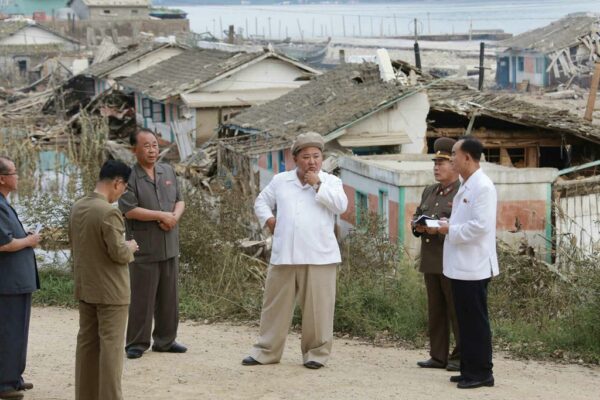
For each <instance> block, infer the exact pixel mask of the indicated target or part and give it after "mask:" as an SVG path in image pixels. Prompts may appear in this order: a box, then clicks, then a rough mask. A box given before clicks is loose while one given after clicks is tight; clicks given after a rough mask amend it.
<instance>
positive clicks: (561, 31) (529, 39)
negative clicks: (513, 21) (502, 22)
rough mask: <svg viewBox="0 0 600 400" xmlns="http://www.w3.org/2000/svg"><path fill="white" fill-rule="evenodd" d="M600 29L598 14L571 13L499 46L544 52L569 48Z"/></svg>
mask: <svg viewBox="0 0 600 400" xmlns="http://www.w3.org/2000/svg"><path fill="white" fill-rule="evenodd" d="M599 31H600V16H599V15H597V14H587V13H578V14H571V15H568V16H566V17H564V18H561V19H559V20H558V21H554V22H552V23H551V24H550V25H546V26H543V27H541V28H537V29H533V30H531V31H527V32H524V33H521V34H520V35H517V36H514V37H512V38H510V39H507V40H504V41H502V42H499V43H498V46H499V47H506V48H511V49H518V50H532V51H539V52H542V53H550V52H553V51H557V50H561V49H565V48H569V47H572V46H575V45H577V44H579V41H578V38H580V37H582V36H586V35H590V34H597V33H598V32H599Z"/></svg>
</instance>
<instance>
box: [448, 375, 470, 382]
mask: <svg viewBox="0 0 600 400" xmlns="http://www.w3.org/2000/svg"><path fill="white" fill-rule="evenodd" d="M465 379H467V378H465V377H464V376H462V375H454V376H451V377H450V382H454V383H458V382H462V381H464V380H465Z"/></svg>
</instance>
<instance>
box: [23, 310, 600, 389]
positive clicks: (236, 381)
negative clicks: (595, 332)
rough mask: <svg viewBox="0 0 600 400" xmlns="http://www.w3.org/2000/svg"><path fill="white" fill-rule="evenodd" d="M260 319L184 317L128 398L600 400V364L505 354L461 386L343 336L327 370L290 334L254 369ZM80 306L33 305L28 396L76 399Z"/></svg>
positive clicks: (134, 373)
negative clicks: (480, 380)
mask: <svg viewBox="0 0 600 400" xmlns="http://www.w3.org/2000/svg"><path fill="white" fill-rule="evenodd" d="M257 329H258V328H256V327H248V326H237V325H228V324H214V325H204V324H202V323H194V322H183V323H181V325H180V329H179V340H180V341H181V342H182V343H184V344H186V345H188V346H189V351H188V353H186V354H183V355H179V354H178V355H173V354H164V353H152V352H151V351H150V352H147V353H146V354H145V355H144V357H142V358H141V359H138V360H127V359H126V360H125V369H124V376H123V391H124V397H125V399H127V400H133V399H139V400H142V399H143V400H153V399H190V400H192V399H193V400H196V399H264V400H267V399H269V400H270V399H273V400H275V399H305V398H315V399H319V400H325V399H344V400H346V399H361V400H364V399H396V400H398V399H406V400H420V399H423V400H425V399H427V400H429V399H432V398H439V399H444V400H449V399H486V400H494V399H498V400H511V399H526V400H532V399H544V400H553V399H557V400H558V399H569V400H577V399H598V398H599V395H598V393H600V392H599V390H600V389H598V388H600V368H599V367H593V368H589V367H584V366H578V365H559V364H553V363H547V362H524V361H515V360H510V359H508V358H506V357H504V356H503V355H502V354H496V355H495V359H494V361H495V367H494V372H495V376H496V386H495V387H493V388H485V389H476V390H470V391H464V390H459V389H456V388H455V387H454V384H452V383H450V382H449V381H448V378H449V377H450V376H451V374H452V373H450V372H446V371H444V370H424V369H419V368H418V367H417V366H416V364H415V363H416V361H418V360H422V359H425V358H427V356H428V355H427V352H426V351H425V350H405V349H401V348H392V347H389V348H382V347H373V346H371V345H368V344H365V343H361V342H360V341H357V340H350V339H339V338H338V339H336V340H335V342H334V347H333V356H332V358H331V360H330V362H329V364H328V365H327V367H326V368H323V369H320V370H308V369H306V368H304V367H303V366H302V364H301V361H302V360H301V355H300V338H299V335H297V334H291V335H290V336H289V337H288V341H287V345H286V350H285V353H284V356H283V359H282V361H281V363H280V364H276V365H266V366H257V367H244V366H242V365H241V364H240V361H241V360H242V358H243V357H244V356H245V355H246V352H247V351H248V349H249V348H250V346H251V345H252V344H253V342H254V340H255V338H256V334H257ZM77 330H78V312H77V311H76V310H66V309H61V308H34V309H33V310H32V318H31V329H30V341H29V355H28V360H27V369H26V370H25V375H24V377H25V379H26V380H27V381H29V382H32V383H33V384H34V385H35V387H34V389H33V390H30V391H28V392H26V397H25V398H26V399H38V400H54V399H60V400H63V399H65V400H68V399H73V398H74V366H75V343H76V336H77Z"/></svg>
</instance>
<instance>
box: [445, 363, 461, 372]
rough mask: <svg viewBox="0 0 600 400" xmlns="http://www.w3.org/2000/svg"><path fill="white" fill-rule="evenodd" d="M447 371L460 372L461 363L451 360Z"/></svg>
mask: <svg viewBox="0 0 600 400" xmlns="http://www.w3.org/2000/svg"><path fill="white" fill-rule="evenodd" d="M446 371H450V372H458V371H460V361H455V360H451V361H448V364H446Z"/></svg>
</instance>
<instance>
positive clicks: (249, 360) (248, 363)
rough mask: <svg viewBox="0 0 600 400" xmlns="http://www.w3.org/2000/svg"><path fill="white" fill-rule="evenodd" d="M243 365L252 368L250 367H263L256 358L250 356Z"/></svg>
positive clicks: (244, 360) (243, 361)
mask: <svg viewBox="0 0 600 400" xmlns="http://www.w3.org/2000/svg"><path fill="white" fill-rule="evenodd" d="M242 365H246V366H250V365H262V364H261V363H259V362H258V361H256V360H255V359H254V358H252V357H250V356H248V357H246V358H244V359H243V360H242Z"/></svg>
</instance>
